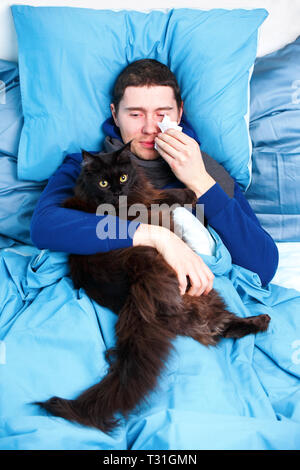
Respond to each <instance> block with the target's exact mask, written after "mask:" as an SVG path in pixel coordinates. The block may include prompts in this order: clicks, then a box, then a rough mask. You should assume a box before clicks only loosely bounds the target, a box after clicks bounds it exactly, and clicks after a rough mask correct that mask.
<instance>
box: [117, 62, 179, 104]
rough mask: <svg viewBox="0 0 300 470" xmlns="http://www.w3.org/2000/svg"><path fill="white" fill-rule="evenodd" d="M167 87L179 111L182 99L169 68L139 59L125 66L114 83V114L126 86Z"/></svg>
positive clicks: (158, 63)
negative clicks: (169, 88) (170, 89)
mask: <svg viewBox="0 0 300 470" xmlns="http://www.w3.org/2000/svg"><path fill="white" fill-rule="evenodd" d="M155 85H156V86H169V87H171V88H173V91H174V98H175V100H176V103H177V107H178V109H180V106H181V103H182V98H181V94H180V88H179V85H178V83H177V80H176V77H175V75H174V74H173V72H171V70H170V69H169V67H167V66H166V65H164V64H162V63H161V62H158V61H157V60H155V59H140V60H136V61H135V62H132V63H131V64H129V65H127V67H125V69H124V70H122V72H121V73H120V74H119V76H118V77H117V80H116V82H115V85H114V88H113V93H112V102H113V103H114V105H115V110H116V113H117V112H118V109H119V103H120V101H121V99H122V98H123V95H124V92H125V89H126V88H127V87H128V86H136V87H142V86H155Z"/></svg>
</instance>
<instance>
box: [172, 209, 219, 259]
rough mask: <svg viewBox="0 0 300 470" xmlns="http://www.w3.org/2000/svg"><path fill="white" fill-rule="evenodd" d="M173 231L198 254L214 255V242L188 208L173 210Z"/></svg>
mask: <svg viewBox="0 0 300 470" xmlns="http://www.w3.org/2000/svg"><path fill="white" fill-rule="evenodd" d="M173 220H174V226H175V233H176V234H177V235H178V236H180V238H182V240H183V241H184V242H185V243H186V244H187V245H189V247H190V248H191V249H192V250H193V251H195V252H196V253H198V254H201V255H210V256H214V254H215V248H216V244H215V241H214V239H213V237H212V236H211V234H210V233H209V231H208V230H207V228H206V227H204V225H203V224H202V223H201V222H200V220H198V219H197V218H196V217H195V216H194V215H193V214H192V213H191V212H190V211H189V210H187V209H185V208H184V207H177V208H176V209H175V210H174V211H173Z"/></svg>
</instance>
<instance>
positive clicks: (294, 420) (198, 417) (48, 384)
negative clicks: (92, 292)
mask: <svg viewBox="0 0 300 470" xmlns="http://www.w3.org/2000/svg"><path fill="white" fill-rule="evenodd" d="M212 233H213V235H214V237H215V239H216V240H217V250H216V255H215V256H203V259H204V261H205V262H206V263H207V264H208V265H209V266H210V268H211V269H212V270H213V272H214V274H215V281H214V287H215V288H216V289H217V290H218V291H219V292H220V293H221V294H222V295H223V297H224V298H225V300H226V301H227V303H228V305H229V307H230V308H231V309H232V310H233V311H234V312H236V313H238V314H239V315H241V316H248V315H255V314H258V313H268V314H269V315H270V316H271V323H270V327H269V330H268V332H266V333H260V334H258V335H256V336H253V335H250V336H247V337H245V338H242V339H240V340H232V339H223V340H222V341H221V342H220V343H219V345H218V346H217V347H209V348H207V347H205V346H203V345H201V344H199V343H197V342H196V341H194V340H193V339H191V338H185V337H177V338H176V340H175V341H174V350H173V352H172V354H171V356H170V357H169V360H168V361H167V364H166V369H165V371H164V373H163V374H162V375H161V377H160V379H159V384H158V386H157V388H156V390H155V391H153V392H152V393H151V394H150V395H149V397H148V401H147V403H143V404H142V405H141V406H139V407H138V409H136V410H134V412H133V413H132V415H131V416H130V418H129V420H128V421H124V420H123V422H122V425H121V426H120V427H119V428H117V429H116V431H115V433H114V434H113V435H111V436H109V435H106V434H104V433H102V432H101V431H98V430H96V429H91V428H86V427H83V426H80V425H78V424H72V423H70V422H68V421H65V420H64V419H61V418H56V417H52V416H47V415H46V413H45V412H43V411H42V410H40V409H39V408H38V407H35V406H33V405H30V402H33V401H35V400H40V401H41V400H45V399H47V398H49V397H50V396H52V395H59V396H63V397H67V398H73V397H75V396H76V395H77V394H78V393H79V392H81V391H82V390H83V389H85V388H86V387H88V386H90V385H92V384H93V383H95V382H96V381H98V380H99V379H100V378H101V376H103V375H104V374H105V372H106V368H107V364H106V362H105V360H104V351H105V349H106V348H107V347H110V346H112V345H113V344H114V325H115V322H116V315H115V314H113V313H112V312H111V311H109V310H107V309H104V308H102V307H100V306H99V305H97V304H96V303H95V302H93V301H91V300H90V299H89V298H88V297H87V295H86V294H85V292H84V291H83V290H82V289H80V290H75V289H74V288H73V285H72V282H71V280H70V278H69V277H68V273H69V269H68V264H67V255H66V254H64V253H58V252H50V251H48V250H42V251H40V250H38V249H37V248H35V247H32V246H29V245H21V244H19V245H18V244H16V245H14V246H13V247H9V248H6V249H2V250H1V251H0V279H1V284H0V299H1V306H0V308H1V317H0V325H1V326H0V333H1V336H0V339H1V342H0V371H1V383H0V395H1V402H0V407H1V409H0V415H1V416H2V418H1V426H0V448H1V449H63V450H66V449H103V450H104V449H110V450H112V449H122V450H124V449H132V450H137V449H147V450H149V449H155V450H161V449H162V450H167V449H171V450H175V449H299V448H300V380H299V377H300V292H298V291H296V290H293V289H285V288H282V287H279V286H276V285H272V284H271V285H269V287H268V288H266V289H264V288H262V287H261V286H260V281H259V278H258V276H257V275H256V274H254V273H252V272H250V271H248V270H246V269H244V268H240V267H238V266H235V265H232V264H231V257H230V254H229V252H228V251H227V249H226V248H225V246H224V245H223V244H222V242H221V241H220V239H219V237H218V236H217V234H216V233H215V232H213V231H212Z"/></svg>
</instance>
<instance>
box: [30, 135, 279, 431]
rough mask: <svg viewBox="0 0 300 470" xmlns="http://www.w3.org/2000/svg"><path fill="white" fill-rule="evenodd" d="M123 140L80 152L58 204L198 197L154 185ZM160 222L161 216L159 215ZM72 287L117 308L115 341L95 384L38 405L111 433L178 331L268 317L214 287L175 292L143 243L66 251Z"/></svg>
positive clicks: (244, 327) (259, 325) (151, 380)
mask: <svg viewBox="0 0 300 470" xmlns="http://www.w3.org/2000/svg"><path fill="white" fill-rule="evenodd" d="M129 144H130V143H128V144H126V145H124V146H123V147H122V148H121V149H119V150H118V151H116V152H113V153H110V154H101V153H100V154H95V155H94V154H90V153H88V152H85V151H83V152H82V154H83V166H82V171H81V173H80V175H79V177H78V179H77V182H76V185H75V188H74V196H73V197H71V198H69V199H67V200H66V201H64V203H63V204H62V205H63V207H68V208H72V209H79V210H83V211H86V212H92V213H95V212H96V210H97V207H98V206H99V205H100V204H102V203H110V204H113V205H114V206H115V207H116V209H117V212H116V213H117V214H118V209H119V208H118V201H119V196H120V195H123V196H124V195H126V196H127V197H128V207H130V205H131V204H134V203H142V204H144V205H145V206H146V207H147V208H148V209H149V212H150V208H151V204H153V203H156V204H160V203H167V204H169V205H172V204H174V203H179V204H180V205H183V204H187V203H192V204H194V203H195V202H196V196H195V194H194V193H193V191H191V190H189V189H187V188H185V189H171V190H157V189H155V188H154V187H153V185H152V184H151V183H150V182H149V181H148V179H147V178H146V176H145V175H144V172H143V170H142V169H141V168H140V167H138V166H137V165H136V164H135V163H134V162H133V161H132V160H131V158H130V151H129ZM160 220H161V219H160ZM69 264H70V272H71V277H72V280H73V284H74V287H75V288H76V289H79V288H84V289H85V291H86V293H87V295H88V296H89V297H91V298H92V299H94V300H95V301H96V302H98V303H99V304H100V305H102V306H105V307H108V308H110V309H111V310H113V311H114V312H116V313H117V314H118V321H117V323H116V345H115V347H114V348H111V349H109V350H107V352H106V356H105V357H106V359H107V361H108V363H109V370H108V372H107V374H106V375H105V377H104V378H103V379H102V380H101V381H100V382H99V383H97V384H96V385H94V386H92V387H90V388H89V389H87V390H86V391H84V392H83V393H81V394H80V395H79V396H78V397H77V398H76V399H74V400H67V399H63V398H59V397H53V398H50V399H49V400H47V401H46V402H37V404H38V405H40V406H41V407H43V408H44V409H46V410H47V411H49V412H50V413H51V414H53V415H55V416H60V417H63V418H65V419H68V420H71V421H75V422H78V423H81V424H83V425H86V426H93V427H96V428H98V429H101V430H102V431H104V432H110V431H112V430H113V428H114V427H115V426H116V425H117V424H118V422H119V420H118V419H117V418H116V416H115V415H116V413H121V414H122V415H123V416H125V417H126V416H127V415H128V414H129V413H130V412H131V411H132V410H133V409H134V408H135V407H136V406H137V405H138V404H139V403H141V401H142V400H143V399H145V398H146V396H147V394H148V393H149V392H150V391H151V390H153V389H154V388H155V385H156V383H157V378H158V376H159V374H160V373H161V371H162V369H163V367H164V364H165V361H166V360H167V358H168V355H169V352H170V349H171V348H172V340H173V339H174V338H175V337H176V335H184V336H190V337H192V338H194V339H195V340H196V341H199V342H200V343H202V344H204V345H216V344H217V342H218V341H219V340H220V339H221V338H222V337H224V338H241V337H243V336H245V335H248V334H250V333H254V334H255V333H257V332H259V331H265V330H266V329H267V328H268V324H269V321H270V317H269V316H268V315H258V316H253V317H247V318H241V317H238V316H237V315H235V314H234V313H231V312H229V311H228V310H227V308H226V305H225V304H224V301H223V300H222V298H221V297H220V296H219V295H218V293H217V292H216V291H215V290H211V291H210V293H209V294H208V295H202V296H200V297H195V296H190V295H188V294H184V295H180V291H179V284H178V279H177V275H176V273H175V271H174V270H173V269H172V268H171V267H170V266H169V265H168V264H167V262H166V261H165V260H164V258H163V257H162V255H160V253H159V252H158V251H157V250H156V249H155V248H151V247H148V246H137V247H130V248H123V249H116V250H112V251H109V252H104V253H96V254H93V255H75V254H71V255H70V256H69Z"/></svg>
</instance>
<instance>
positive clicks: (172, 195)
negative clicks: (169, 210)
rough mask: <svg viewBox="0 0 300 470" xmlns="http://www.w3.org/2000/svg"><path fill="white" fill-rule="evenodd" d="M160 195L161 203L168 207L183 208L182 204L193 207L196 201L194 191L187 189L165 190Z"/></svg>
mask: <svg viewBox="0 0 300 470" xmlns="http://www.w3.org/2000/svg"><path fill="white" fill-rule="evenodd" d="M162 193H163V194H162V199H161V203H167V204H169V205H172V204H180V205H181V206H183V205H184V204H191V205H192V206H193V207H194V206H195V205H196V203H197V200H198V199H197V196H196V194H195V193H194V191H192V190H191V189H189V188H174V189H165V190H163V191H162Z"/></svg>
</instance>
